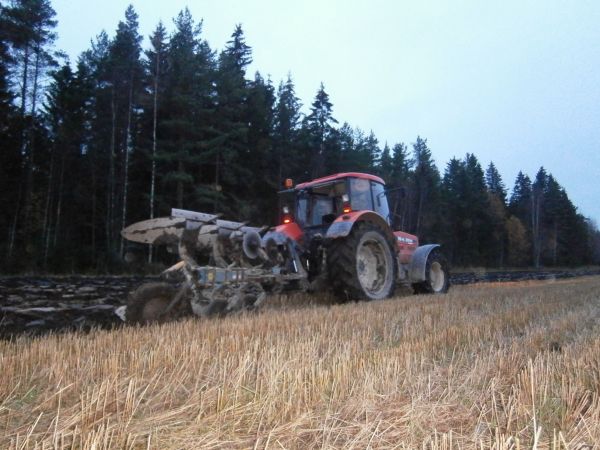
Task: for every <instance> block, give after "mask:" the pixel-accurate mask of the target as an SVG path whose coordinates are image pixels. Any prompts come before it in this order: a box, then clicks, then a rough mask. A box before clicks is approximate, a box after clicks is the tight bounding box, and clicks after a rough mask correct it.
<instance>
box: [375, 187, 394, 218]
mask: <svg viewBox="0 0 600 450" xmlns="http://www.w3.org/2000/svg"><path fill="white" fill-rule="evenodd" d="M371 189H372V191H373V201H374V202H375V208H374V210H375V212H377V213H379V214H381V216H382V217H383V218H384V219H385V220H387V221H388V222H389V221H390V208H389V205H388V202H387V197H386V195H385V186H384V185H383V184H381V183H376V182H374V181H371Z"/></svg>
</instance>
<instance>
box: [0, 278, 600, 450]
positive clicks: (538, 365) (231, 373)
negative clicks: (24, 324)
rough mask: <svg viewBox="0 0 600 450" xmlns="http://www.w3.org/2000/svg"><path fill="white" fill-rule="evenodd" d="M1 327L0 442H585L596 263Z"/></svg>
mask: <svg viewBox="0 0 600 450" xmlns="http://www.w3.org/2000/svg"><path fill="white" fill-rule="evenodd" d="M326 302H327V300H326V299H318V301H317V302H316V303H313V304H312V305H309V306H303V307H300V306H299V304H300V303H301V299H300V300H299V299H298V298H296V299H286V298H283V299H274V300H273V301H272V302H271V305H270V306H268V307H267V308H266V309H265V310H263V311H262V312H261V313H259V314H248V315H242V316H236V317H228V318H225V319H217V320H208V321H202V320H198V319H190V320H187V321H183V322H179V323H171V324H165V325H160V326H150V327H145V328H134V327H129V328H124V329H120V330H116V331H98V332H95V333H91V334H87V335H83V334H65V335H57V336H47V337H43V338H36V339H27V338H20V339H16V340H14V341H12V342H7V341H5V342H0V368H1V372H0V376H1V382H0V448H8V449H34V448H37V449H54V448H60V449H63V448H68V449H71V448H86V449H87V448H90V449H91V448H94V449H98V450H100V449H108V448H122V449H137V448H140V449H146V448H152V449H180V448H185V449H188V448H189V449H195V448H257V449H265V448H271V449H277V448H279V449H281V448H298V449H300V448H302V449H303V448H357V449H364V448H400V449H413V448H414V449H432V450H438V449H439V450H441V449H459V448H461V449H469V448H473V449H491V448H493V449H510V448H513V449H517V448H521V449H526V448H539V449H546V448H547V449H566V448H569V449H584V448H589V449H591V448H599V447H598V445H599V444H598V443H600V398H599V389H600V277H587V278H580V279H571V280H564V281H554V282H527V283H508V284H504V283H503V284H485V285H474V286H465V287H457V288H454V289H452V290H451V293H450V294H448V295H446V296H433V297H432V296H408V297H400V298H398V299H393V300H388V301H382V302H374V303H357V304H347V305H333V306H327V305H323V304H318V303H326Z"/></svg>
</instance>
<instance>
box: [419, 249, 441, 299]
mask: <svg viewBox="0 0 600 450" xmlns="http://www.w3.org/2000/svg"><path fill="white" fill-rule="evenodd" d="M412 287H413V290H414V292H415V294H445V293H446V292H448V289H449V288H450V270H449V269H448V263H447V261H446V258H444V255H442V254H441V253H440V252H439V251H437V250H434V251H432V252H431V253H430V254H429V256H428V257H427V264H426V265H425V281H422V282H420V283H414V284H413V285H412Z"/></svg>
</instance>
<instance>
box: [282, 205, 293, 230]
mask: <svg viewBox="0 0 600 450" xmlns="http://www.w3.org/2000/svg"><path fill="white" fill-rule="evenodd" d="M293 221H294V219H293V218H292V215H291V214H290V208H289V207H288V206H284V207H283V223H284V225H287V224H288V223H292V222H293Z"/></svg>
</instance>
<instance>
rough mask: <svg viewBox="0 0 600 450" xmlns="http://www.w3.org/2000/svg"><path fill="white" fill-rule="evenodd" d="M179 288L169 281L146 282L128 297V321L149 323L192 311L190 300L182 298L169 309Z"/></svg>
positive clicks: (177, 316)
mask: <svg viewBox="0 0 600 450" xmlns="http://www.w3.org/2000/svg"><path fill="white" fill-rule="evenodd" d="M175 295H177V289H176V288H175V287H173V286H171V285H170V284H167V283H146V284H143V285H141V286H140V287H139V288H137V289H136V290H135V291H133V292H132V293H131V294H130V295H129V298H128V299H127V310H126V312H125V316H126V319H127V322H128V323H137V324H148V323H155V322H158V323H161V322H168V321H171V320H175V319H177V318H179V317H182V316H184V315H187V314H189V313H190V312H191V309H190V305H189V301H188V299H187V298H182V299H181V300H180V301H179V302H178V304H176V305H173V307H172V308H171V309H170V310H168V311H167V309H168V308H169V305H170V303H171V301H172V300H173V299H174V298H175Z"/></svg>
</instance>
